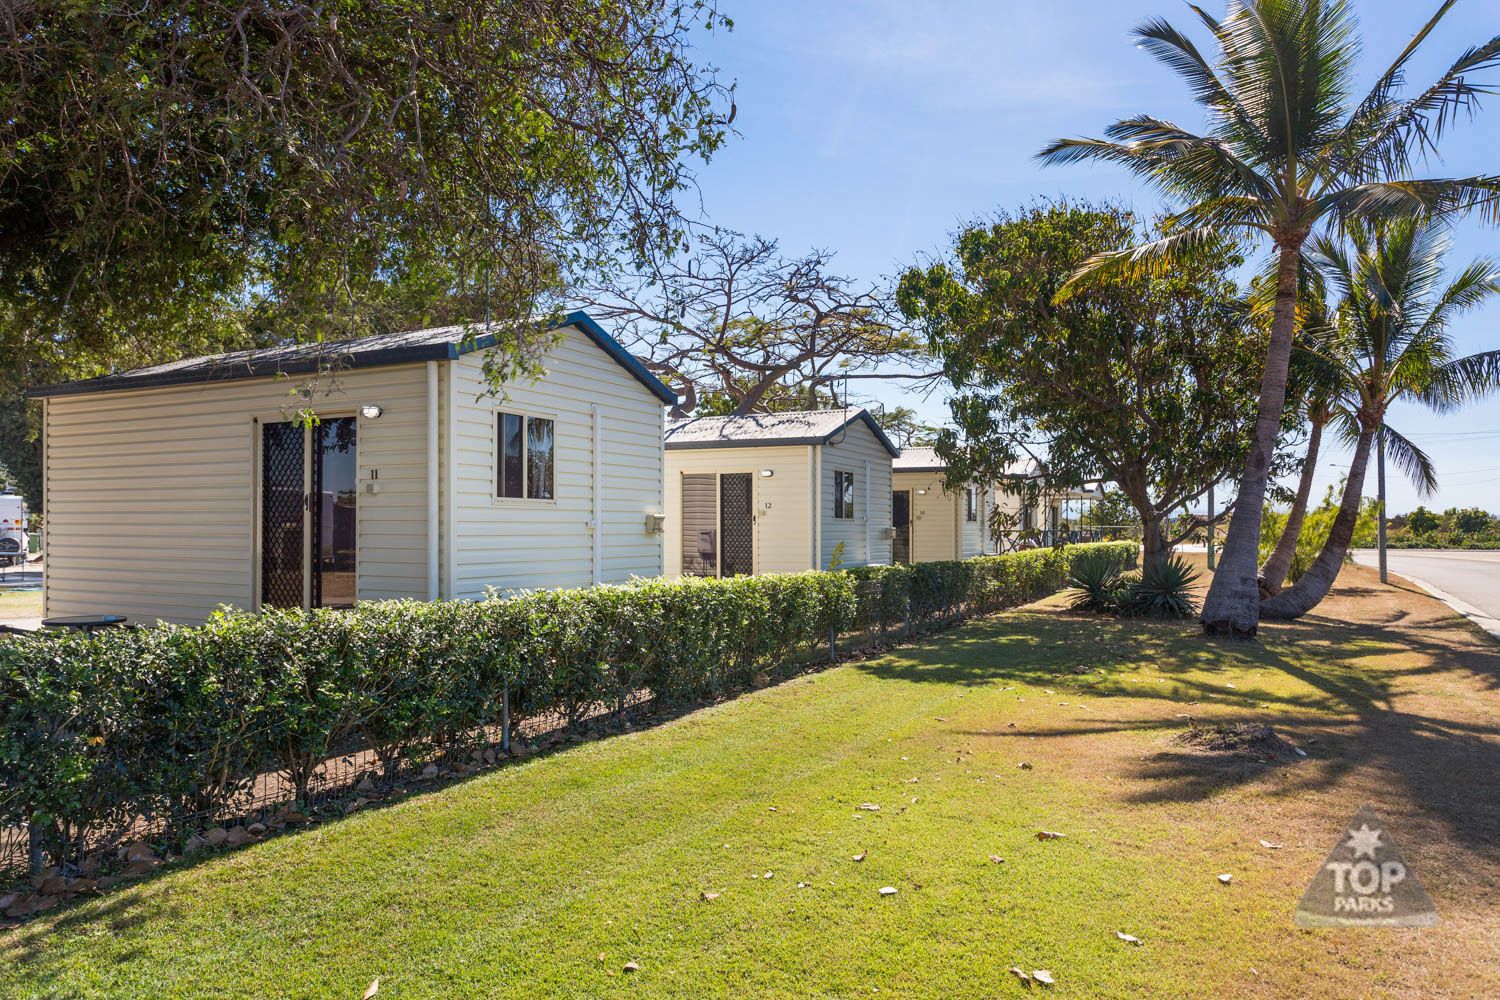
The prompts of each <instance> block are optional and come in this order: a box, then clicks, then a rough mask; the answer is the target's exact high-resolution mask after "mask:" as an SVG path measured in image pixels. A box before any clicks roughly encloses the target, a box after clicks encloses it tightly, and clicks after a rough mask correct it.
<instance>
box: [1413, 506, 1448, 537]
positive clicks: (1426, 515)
mask: <svg viewBox="0 0 1500 1000" xmlns="http://www.w3.org/2000/svg"><path fill="white" fill-rule="evenodd" d="M1439 523H1440V522H1439V521H1438V516H1437V515H1436V514H1434V513H1433V512H1432V511H1430V510H1428V509H1427V508H1426V507H1418V508H1417V509H1416V510H1414V511H1412V512H1411V513H1410V514H1408V515H1406V526H1407V527H1408V528H1410V529H1411V530H1412V534H1415V535H1430V534H1432V532H1434V531H1436V530H1438V525H1439Z"/></svg>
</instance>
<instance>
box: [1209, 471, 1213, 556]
mask: <svg viewBox="0 0 1500 1000" xmlns="http://www.w3.org/2000/svg"><path fill="white" fill-rule="evenodd" d="M1208 568H1209V569H1213V568H1214V484H1213V483H1209V485H1208Z"/></svg>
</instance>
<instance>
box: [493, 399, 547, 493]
mask: <svg viewBox="0 0 1500 1000" xmlns="http://www.w3.org/2000/svg"><path fill="white" fill-rule="evenodd" d="M501 417H520V418H521V495H520V496H518V497H507V496H501V495H500V472H501V466H502V464H503V462H504V459H503V458H502V456H501V454H500V449H501V447H502V446H503V445H504V441H502V440H501V436H500V418H501ZM530 420H550V421H552V496H551V497H549V498H545V499H544V498H541V497H529V496H527V495H526V493H527V488H528V487H529V486H530V485H531V463H530V462H529V461H527V456H528V454H529V452H530V445H529V444H528V440H529V439H528V437H527V422H528V421H530ZM560 427H561V422H560V421H559V420H558V419H557V414H555V413H548V412H545V411H542V410H531V409H526V408H525V407H518V406H506V407H499V406H497V407H495V409H494V410H493V411H492V412H491V414H490V433H491V435H493V438H494V442H493V446H492V447H491V448H490V501H491V503H492V504H494V505H495V506H499V507H506V506H517V505H525V506H531V507H535V506H547V505H555V504H556V503H557V495H558V482H557V466H558V461H557V452H558V445H559V442H560V440H561V434H560V433H559V429H560Z"/></svg>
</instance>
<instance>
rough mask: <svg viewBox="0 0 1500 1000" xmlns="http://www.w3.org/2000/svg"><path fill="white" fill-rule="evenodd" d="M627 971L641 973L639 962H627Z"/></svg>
mask: <svg viewBox="0 0 1500 1000" xmlns="http://www.w3.org/2000/svg"><path fill="white" fill-rule="evenodd" d="M625 971H626V972H640V971H641V966H640V963H639V962H626V963H625Z"/></svg>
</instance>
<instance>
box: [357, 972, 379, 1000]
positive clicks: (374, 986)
mask: <svg viewBox="0 0 1500 1000" xmlns="http://www.w3.org/2000/svg"><path fill="white" fill-rule="evenodd" d="M379 992H380V977H379V976H376V977H375V979H374V980H373V981H372V982H371V983H370V985H369V986H366V987H365V995H364V996H363V997H361V998H360V1000H370V998H371V997H372V996H374V995H375V994H377V993H379Z"/></svg>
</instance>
